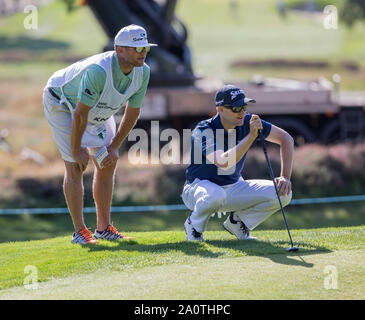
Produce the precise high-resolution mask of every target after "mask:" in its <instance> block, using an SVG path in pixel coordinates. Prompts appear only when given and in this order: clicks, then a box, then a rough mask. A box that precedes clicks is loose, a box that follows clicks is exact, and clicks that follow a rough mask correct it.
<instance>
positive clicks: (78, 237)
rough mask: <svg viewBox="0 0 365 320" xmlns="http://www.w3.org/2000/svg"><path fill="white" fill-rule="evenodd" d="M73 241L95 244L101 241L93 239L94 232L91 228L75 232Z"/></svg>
mask: <svg viewBox="0 0 365 320" xmlns="http://www.w3.org/2000/svg"><path fill="white" fill-rule="evenodd" d="M71 243H80V244H94V243H99V241H97V240H95V239H93V237H92V232H91V231H90V230H89V229H87V228H83V229H80V230H79V231H78V232H74V233H73V235H72V238H71Z"/></svg>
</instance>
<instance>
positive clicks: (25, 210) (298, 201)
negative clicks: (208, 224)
mask: <svg viewBox="0 0 365 320" xmlns="http://www.w3.org/2000/svg"><path fill="white" fill-rule="evenodd" d="M355 201H365V195H357V196H342V197H326V198H306V199H292V200H291V202H290V203H289V205H291V206H295V205H308V204H327V203H344V202H355ZM185 210H189V209H188V208H187V207H186V206H185V205H184V204H169V205H153V206H121V207H111V209H110V212H112V213H122V212H130V213H133V212H151V211H185ZM83 212H84V213H96V209H95V207H86V208H84V211H83ZM68 213H69V211H68V209H67V208H19V209H0V215H17V214H68Z"/></svg>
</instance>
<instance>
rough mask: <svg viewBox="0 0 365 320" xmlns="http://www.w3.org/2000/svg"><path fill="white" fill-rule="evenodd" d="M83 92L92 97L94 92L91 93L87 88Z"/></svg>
mask: <svg viewBox="0 0 365 320" xmlns="http://www.w3.org/2000/svg"><path fill="white" fill-rule="evenodd" d="M85 92H86V93H87V94H88V95H89V96H92V95H93V94H94V93H95V92H91V91H90V90H89V89H88V88H86V89H85Z"/></svg>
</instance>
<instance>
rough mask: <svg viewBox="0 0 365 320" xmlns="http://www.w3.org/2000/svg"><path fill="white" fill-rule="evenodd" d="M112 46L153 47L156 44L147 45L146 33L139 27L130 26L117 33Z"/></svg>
mask: <svg viewBox="0 0 365 320" xmlns="http://www.w3.org/2000/svg"><path fill="white" fill-rule="evenodd" d="M114 45H116V46H122V47H155V46H157V44H154V43H148V40H147V32H146V30H145V29H144V28H142V27H141V26H137V25H135V24H131V25H129V26H126V27H124V28H122V29H120V31H119V32H118V33H117V35H116V36H115V38H114Z"/></svg>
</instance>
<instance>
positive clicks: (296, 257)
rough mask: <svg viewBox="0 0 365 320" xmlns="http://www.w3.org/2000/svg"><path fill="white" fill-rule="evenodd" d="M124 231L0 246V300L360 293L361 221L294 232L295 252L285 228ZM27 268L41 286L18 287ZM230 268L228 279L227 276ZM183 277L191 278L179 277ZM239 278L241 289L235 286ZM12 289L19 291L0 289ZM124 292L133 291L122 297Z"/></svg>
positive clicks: (298, 296) (363, 271) (344, 295)
mask: <svg viewBox="0 0 365 320" xmlns="http://www.w3.org/2000/svg"><path fill="white" fill-rule="evenodd" d="M129 235H133V236H136V238H135V240H128V241H121V242H117V243H111V242H107V241H104V242H102V243H100V244H98V245H95V246H82V245H72V244H71V243H70V241H69V240H70V238H69V237H60V238H55V239H49V240H41V241H29V242H16V243H3V244H0V252H1V254H0V265H1V266H2V268H1V271H0V283H1V289H3V290H2V291H0V298H3V299H7V298H11V299H17V298H20V299H22V298H43V299H47V298H50V299H68V298H77V299H83V298H93V297H94V298H95V297H97V298H101V299H102V298H104V299H110V298H116V297H124V298H128V297H129V298H131V299H140V298H147V299H148V298H149V299H151V298H152V297H154V298H161V299H167V298H168V299H175V298H181V299H195V298H208V299H209V298H211V299H217V298H223V299H224V298H226V299H228V298H229V297H231V298H233V299H240V298H242V297H247V298H252V299H255V298H263V299H281V298H283V299H285V298H289V297H290V298H291V299H301V298H307V299H315V298H321V299H326V298H333V297H336V298H352V299H356V298H360V299H361V298H364V290H363V289H364V283H363V281H362V279H363V277H364V276H365V269H364V267H363V265H362V257H363V254H364V244H365V229H364V227H363V226H362V227H352V228H327V229H313V230H310V229H309V230H304V229H303V230H294V231H293V238H294V239H295V243H296V245H297V246H299V247H300V251H299V252H298V253H296V254H292V253H288V252H287V251H285V250H284V248H286V247H288V242H287V234H286V231H258V232H255V236H258V237H259V238H260V240H261V241H260V242H247V241H246V242H245V241H236V240H235V239H234V238H233V236H231V235H230V234H228V233H227V232H217V231H215V232H206V234H205V238H206V242H203V243H196V242H194V243H191V242H190V243H187V242H186V241H185V235H184V233H183V232H175V231H171V232H167V231H165V232H153V233H152V232H140V233H137V232H136V233H130V234H129ZM29 265H31V266H35V267H36V268H37V279H38V285H39V291H38V290H36V291H33V290H32V292H29V291H27V290H26V289H25V288H24V287H22V285H23V283H24V279H25V277H26V276H27V274H25V273H24V268H25V267H26V266H29ZM327 265H333V266H335V267H336V268H337V270H338V282H339V284H338V288H340V290H337V291H332V292H331V291H329V292H327V290H326V289H325V288H324V287H323V281H324V278H325V274H324V273H323V272H324V271H323V268H324V267H325V266H327ZM180 272H182V273H181V274H180ZM232 273H233V274H234V279H235V281H233V283H232V281H228V279H229V278H231V279H232ZM188 274H190V275H191V279H190V280H191V281H184V275H186V276H188ZM229 274H230V276H229ZM254 274H255V278H252V279H251V280H249V279H250V275H254ZM52 279H53V281H52V282H45V281H49V280H52ZM102 279H104V280H102ZM112 279H114V280H116V279H118V281H117V282H115V281H113V282H110V281H112ZM162 279H165V280H166V281H165V282H161V281H163V280H162ZM208 279H209V282H208V281H207V280H208ZM253 279H256V281H253ZM85 281H87V283H90V285H91V287H92V288H94V290H91V291H90V290H87V292H85V293H84V292H83V291H82V290H80V288H78V287H77V286H78V284H80V283H81V282H84V283H85ZM105 281H106V282H105ZM124 281H126V283H124ZM195 281H196V282H195ZM227 281H228V285H226V284H227ZM244 281H248V282H247V283H246V285H245V290H243V288H242V287H241V290H239V287H240V284H241V285H242V283H243V282H244ZM103 283H104V284H105V283H113V284H112V285H111V289H110V292H105V291H104V292H103V293H100V291H102V290H99V289H100V287H99V289H98V286H99V285H102V284H103ZM142 285H144V290H142V291H140V292H139V294H137V292H138V288H140V287H141V286H142ZM175 285H178V287H176V290H173V288H174V287H175ZM14 286H19V288H17V289H14V290H4V289H7V288H11V287H14ZM200 287H201V288H202V289H201V291H199V290H198V291H197V288H200ZM72 288H74V289H76V288H78V289H77V290H72ZM213 288H214V289H213ZM288 288H291V289H290V291H288V292H287V291H286V290H287V289H288ZM53 289H55V290H53ZM122 289H123V290H122ZM129 290H131V292H132V295H130V296H128V297H127V296H126V295H127V293H128V291H129ZM123 291H125V293H124V294H121V292H123ZM97 292H99V293H97ZM326 292H327V293H328V294H329V295H328V294H327V295H326V294H325V293H326ZM47 293H52V294H51V295H50V296H48V295H47ZM154 294H157V295H156V296H155V295H154Z"/></svg>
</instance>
